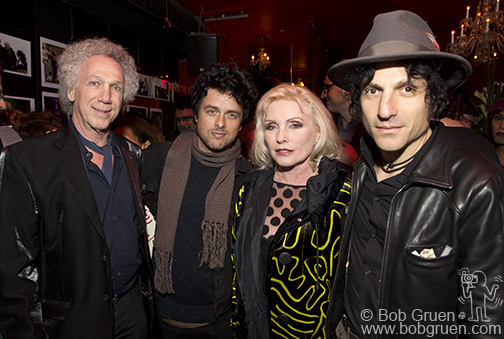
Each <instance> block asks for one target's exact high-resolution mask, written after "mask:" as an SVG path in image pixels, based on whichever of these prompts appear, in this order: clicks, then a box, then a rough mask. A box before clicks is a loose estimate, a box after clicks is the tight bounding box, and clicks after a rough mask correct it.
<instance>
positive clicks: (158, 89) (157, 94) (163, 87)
mask: <svg viewBox="0 0 504 339" xmlns="http://www.w3.org/2000/svg"><path fill="white" fill-rule="evenodd" d="M152 94H153V96H154V99H158V100H164V101H170V83H169V82H168V81H166V80H161V79H158V78H152Z"/></svg>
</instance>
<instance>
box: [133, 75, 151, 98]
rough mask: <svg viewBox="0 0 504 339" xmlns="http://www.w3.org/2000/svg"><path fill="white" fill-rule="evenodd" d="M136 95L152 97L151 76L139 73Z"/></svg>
mask: <svg viewBox="0 0 504 339" xmlns="http://www.w3.org/2000/svg"><path fill="white" fill-rule="evenodd" d="M136 95H137V96H139V97H146V98H152V78H151V77H149V76H147V75H143V74H140V80H139V86H138V91H137V94H136Z"/></svg>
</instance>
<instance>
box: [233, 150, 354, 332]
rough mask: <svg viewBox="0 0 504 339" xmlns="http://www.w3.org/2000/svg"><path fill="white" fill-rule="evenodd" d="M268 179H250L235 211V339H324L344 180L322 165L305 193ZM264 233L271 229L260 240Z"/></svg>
mask: <svg viewBox="0 0 504 339" xmlns="http://www.w3.org/2000/svg"><path fill="white" fill-rule="evenodd" d="M273 175H274V171H273V170H269V171H257V172H253V174H252V175H250V177H249V179H248V180H245V184H244V186H243V187H242V189H241V190H240V194H239V199H238V202H237V204H236V218H235V224H234V225H233V256H232V258H233V263H234V268H235V277H234V285H233V288H234V306H235V308H234V317H233V322H234V329H235V336H236V337H240V338H261V339H263V338H325V337H326V333H325V327H324V326H325V320H326V312H327V309H328V306H329V303H330V297H331V289H332V286H333V281H334V276H335V273H336V264H337V256H338V253H339V245H340V241H339V240H340V235H341V227H342V221H341V220H342V216H343V215H344V211H345V206H346V204H347V203H348V202H349V201H350V178H349V175H350V174H349V171H348V170H347V169H346V168H344V165H341V164H340V163H338V162H337V161H331V160H329V159H327V158H324V159H323V160H322V162H321V163H320V165H319V174H318V175H317V176H314V177H312V178H310V179H309V180H308V183H307V186H306V191H304V188H302V187H297V188H296V187H288V185H282V184H278V183H274V182H273ZM272 191H273V193H272ZM286 191H288V193H287V194H285V193H284V192H286ZM297 196H299V198H300V201H299V203H294V204H292V205H293V206H291V207H292V208H291V209H289V210H290V211H286V210H285V208H283V207H284V206H282V205H281V202H280V201H278V202H277V199H280V200H282V202H283V203H284V205H285V203H286V202H287V203H289V204H290V203H291V202H292V201H295V200H298V199H296V197H297ZM275 206H276V207H278V209H277V210H276V211H275ZM272 210H273V211H272ZM278 213H280V217H279V215H278ZM277 217H279V219H280V221H281V223H280V224H278V220H274V219H275V218H277ZM282 219H283V221H282ZM268 227H269V228H272V227H273V228H276V229H275V232H274V235H272V236H270V237H268V238H267V239H266V238H265V236H268V235H269V233H268ZM270 233H273V232H270Z"/></svg>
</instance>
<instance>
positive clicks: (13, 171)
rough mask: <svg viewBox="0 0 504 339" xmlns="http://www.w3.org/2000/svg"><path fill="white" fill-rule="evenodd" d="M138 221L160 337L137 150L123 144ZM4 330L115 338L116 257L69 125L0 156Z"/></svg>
mask: <svg viewBox="0 0 504 339" xmlns="http://www.w3.org/2000/svg"><path fill="white" fill-rule="evenodd" d="M114 137H115V138H117V141H118V142H119V145H121V150H122V153H123V155H124V157H123V158H124V161H125V164H126V168H127V171H128V174H129V179H130V187H131V191H132V194H133V199H134V201H135V208H136V213H137V216H138V218H137V219H138V226H137V231H138V240H139V248H140V251H141V254H142V259H143V263H142V265H141V268H140V280H141V288H142V292H143V295H144V305H145V308H146V313H147V317H148V319H149V325H150V328H151V330H154V331H156V330H157V323H156V322H157V317H156V307H155V300H154V298H153V280H152V265H151V261H150V257H149V254H148V246H147V237H146V230H145V218H144V217H143V216H144V210H143V203H142V199H141V194H140V187H139V173H138V167H139V162H138V157H137V154H135V152H134V151H135V147H134V146H132V144H129V143H128V142H126V140H125V139H123V138H120V137H117V136H116V135H114ZM0 185H1V186H0V259H1V260H0V326H1V330H2V333H3V334H4V336H5V337H6V338H23V339H26V338H35V337H36V338H40V337H45V336H46V335H49V336H50V337H51V338H112V337H113V300H112V298H113V293H112V284H111V274H110V271H111V269H110V254H109V249H108V246H107V242H106V239H105V234H104V231H103V227H102V223H101V220H100V215H99V212H98V208H97V205H96V202H95V199H94V195H93V190H92V188H91V185H90V182H89V179H88V174H87V170H86V167H85V164H84V160H83V158H82V154H81V152H80V150H79V145H78V142H77V139H76V138H75V136H74V134H73V133H72V131H71V130H70V128H69V126H68V125H64V126H62V127H61V128H60V129H59V130H58V131H57V132H54V133H50V134H47V135H44V136H41V137H38V138H33V139H30V140H26V141H24V142H21V143H18V144H15V145H12V146H10V147H8V148H6V150H5V151H4V152H3V153H2V155H1V156H0Z"/></svg>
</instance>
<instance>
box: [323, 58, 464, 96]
mask: <svg viewBox="0 0 504 339" xmlns="http://www.w3.org/2000/svg"><path fill="white" fill-rule="evenodd" d="M411 59H420V60H432V61H436V62H438V63H440V64H441V69H440V72H441V76H442V78H443V79H444V80H445V82H446V85H447V88H448V90H449V91H450V90H454V89H456V88H457V87H459V86H460V85H462V84H463V83H464V82H465V81H466V80H467V79H468V78H469V76H470V75H471V73H472V68H471V64H470V63H469V61H467V60H466V59H464V58H462V57H461V56H458V55H456V54H451V53H446V52H414V53H401V54H392V55H379V56H370V57H361V58H355V59H350V60H346V61H342V62H340V63H337V64H336V65H333V66H332V67H331V68H330V69H329V70H328V71H327V76H328V77H329V79H330V80H331V81H332V83H333V84H335V85H336V86H338V87H341V88H343V89H345V90H348V84H347V82H346V81H345V76H346V74H347V73H348V72H349V71H351V70H353V69H354V68H356V67H358V66H365V65H372V64H377V63H383V62H394V61H403V60H411Z"/></svg>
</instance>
